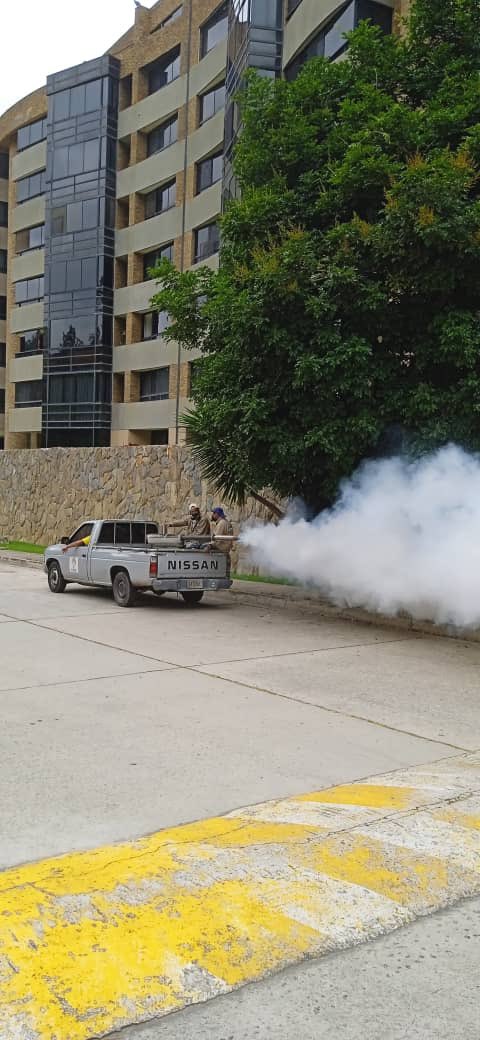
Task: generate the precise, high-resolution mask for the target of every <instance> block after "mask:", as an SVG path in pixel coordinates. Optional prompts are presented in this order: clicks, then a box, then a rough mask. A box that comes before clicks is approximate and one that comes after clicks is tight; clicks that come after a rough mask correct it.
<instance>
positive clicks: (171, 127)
mask: <svg viewBox="0 0 480 1040" xmlns="http://www.w3.org/2000/svg"><path fill="white" fill-rule="evenodd" d="M177 135H178V116H174V118H173V119H167V121H166V123H162V124H161V126H156V127H155V130H152V131H151V133H149V134H148V137H147V155H155V153H156V152H161V151H162V150H163V149H164V148H168V146H169V144H174V143H175V141H176V140H177Z"/></svg>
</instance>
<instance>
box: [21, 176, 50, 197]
mask: <svg viewBox="0 0 480 1040" xmlns="http://www.w3.org/2000/svg"><path fill="white" fill-rule="evenodd" d="M44 194H45V170H40V172H39V173H32V174H31V176H30V177H22V179H21V180H20V181H17V202H27V200H28V199H34V198H36V196H37V195H44Z"/></svg>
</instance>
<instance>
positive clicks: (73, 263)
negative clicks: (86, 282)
mask: <svg viewBox="0 0 480 1040" xmlns="http://www.w3.org/2000/svg"><path fill="white" fill-rule="evenodd" d="M81 288H82V261H81V260H69V261H68V264H67V291H68V292H75V290H76V289H81Z"/></svg>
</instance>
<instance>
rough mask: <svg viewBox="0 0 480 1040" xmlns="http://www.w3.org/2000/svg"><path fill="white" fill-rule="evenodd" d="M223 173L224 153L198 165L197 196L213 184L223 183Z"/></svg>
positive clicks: (219, 153)
mask: <svg viewBox="0 0 480 1040" xmlns="http://www.w3.org/2000/svg"><path fill="white" fill-rule="evenodd" d="M222 173H223V151H222V152H217V154H216V155H211V156H209V158H208V159H202V161H201V162H199V163H197V195H198V194H199V192H201V191H205V190H206V188H211V186H212V184H216V183H217V181H221V179H222Z"/></svg>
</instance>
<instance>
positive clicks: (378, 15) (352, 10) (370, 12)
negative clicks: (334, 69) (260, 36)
mask: <svg viewBox="0 0 480 1040" xmlns="http://www.w3.org/2000/svg"><path fill="white" fill-rule="evenodd" d="M367 18H368V19H369V20H370V21H371V22H373V24H374V25H378V26H380V28H381V29H382V30H383V32H385V33H391V31H392V25H393V10H392V8H391V7H386V6H385V4H381V3H377V0H351V2H350V3H349V4H347V6H346V7H343V9H342V10H341V11H340V13H339V14H337V15H336V16H335V18H333V19H332V20H331V21H330V22H327V24H326V25H325V26H324V28H323V29H322V30H321V32H319V33H318V34H317V35H316V36H314V37H313V39H312V40H310V43H309V44H308V45H307V47H305V48H304V49H303V50H302V51H300V53H299V54H297V56H296V57H295V58H294V59H293V61H292V62H291V63H290V65H289V66H288V67H287V69H286V73H285V75H286V78H287V79H289V80H292V79H296V77H297V76H298V73H299V72H300V69H301V68H302V67H303V65H305V62H307V61H309V60H310V58H328V59H329V60H330V61H335V59H336V58H339V57H340V55H341V54H343V53H344V51H346V50H347V47H348V43H347V40H346V39H345V38H344V34H345V33H347V32H351V31H352V30H353V29H355V27H356V26H357V25H358V24H359V22H361V21H363V20H364V19H367Z"/></svg>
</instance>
